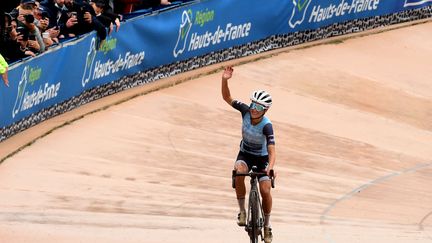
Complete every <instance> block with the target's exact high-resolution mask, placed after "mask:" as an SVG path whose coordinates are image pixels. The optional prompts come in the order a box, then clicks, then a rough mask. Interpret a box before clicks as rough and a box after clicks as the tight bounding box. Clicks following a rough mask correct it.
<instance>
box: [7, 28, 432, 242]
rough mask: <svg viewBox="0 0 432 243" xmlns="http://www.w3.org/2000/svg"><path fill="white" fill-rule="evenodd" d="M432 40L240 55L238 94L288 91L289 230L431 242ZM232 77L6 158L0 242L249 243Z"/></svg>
mask: <svg viewBox="0 0 432 243" xmlns="http://www.w3.org/2000/svg"><path fill="white" fill-rule="evenodd" d="M431 40H432V22H430V21H429V22H426V23H422V24H418V25H413V26H408V27H404V28H398V29H395V30H392V31H386V32H383V33H375V34H372V35H368V36H363V37H356V38H351V39H348V40H344V41H343V42H340V41H333V42H330V43H327V44H324V45H317V46H314V47H310V48H305V49H298V50H289V51H286V52H282V53H277V54H273V55H271V56H268V57H266V58H262V59H259V60H255V61H253V62H245V63H240V62H239V61H232V62H231V64H235V67H234V68H235V71H234V77H233V78H232V79H231V80H230V87H231V92H232V95H233V96H234V97H236V98H238V99H240V100H243V101H248V96H249V93H250V92H251V91H252V90H254V89H259V88H263V89H266V90H268V91H269V92H271V93H272V95H273V97H274V106H273V107H272V108H271V110H270V111H269V112H268V116H269V117H270V118H271V120H272V121H273V124H274V128H275V132H276V143H277V145H276V146H277V165H276V169H277V171H278V178H277V181H276V189H275V190H274V191H273V195H274V211H273V214H272V224H273V230H274V242H275V243H282V242H283V243H287V242H302V243H309V242H310V243H316V242H326V243H347V242H365V243H386V242H391V243H407V242H432V77H431V74H430V70H431V56H432V45H431ZM226 64H227V63H225V64H224V65H226ZM197 72H206V70H198V71H197ZM195 73H196V72H195ZM220 77H221V71H220V69H219V70H218V71H217V72H216V73H211V74H208V75H204V76H201V77H198V78H195V79H192V80H189V81H188V82H184V83H181V84H178V85H175V86H172V87H169V88H165V89H160V90H157V91H155V92H151V93H148V94H146V95H142V96H139V97H136V98H134V99H131V100H129V101H127V102H123V103H120V104H117V105H113V106H111V107H109V108H107V109H102V110H100V111H98V112H95V113H92V114H89V115H86V116H85V117H84V118H82V119H78V120H76V121H74V122H72V123H70V124H68V125H65V126H62V127H60V128H59V129H56V130H54V131H53V132H51V133H50V134H48V135H46V136H43V137H42V138H40V139H38V140H36V141H35V142H34V143H33V144H32V145H31V146H28V147H25V148H23V149H22V150H21V151H20V152H18V153H16V154H14V155H13V156H11V157H9V158H7V159H6V160H4V161H3V163H2V164H1V165H0V242H8V243H15V242H17V243H22V242H31V243H35V242H43V243H50V242H53V243H54V242H55V243H58V242H71V243H72V242H74V243H75V242H101V243H111V242H113V243H114V242H115V243H118V242H125V243H126V242H127V243H129V242H131V243H134V242H146V243H150V242H152V243H153V242H154V243H161V242H167V243H179V242H187V243H202V242H206V243H216V242H223V243H228V242H232V243H234V242H248V238H247V235H246V232H245V231H244V230H243V229H241V228H239V227H237V226H236V224H235V217H236V214H237V205H236V201H235V198H234V197H235V196H234V191H233V189H232V188H231V179H230V173H231V168H232V165H233V160H234V158H235V156H236V153H237V149H238V144H239V141H240V123H241V120H240V115H239V113H238V112H237V111H235V110H233V109H232V108H230V107H229V106H228V105H227V104H226V103H225V102H224V101H223V100H222V98H221V95H220ZM131 92H132V91H131ZM122 95H123V96H127V95H131V93H130V92H129V93H128V92H125V93H122V94H120V95H116V96H113V97H115V99H117V101H118V99H120V98H119V97H120V96H122ZM113 97H109V98H106V99H104V101H99V102H106V103H109V102H111V101H110V99H114V98H113ZM98 104H99V105H100V104H102V103H98V102H96V103H94V104H92V105H89V106H86V107H83V108H82V109H83V110H86V109H89V110H91V109H92V108H89V107H91V106H95V105H98ZM74 115H75V116H78V115H76V113H74V112H72V113H69V114H67V115H63V116H60V117H57V118H55V119H53V120H52V121H49V122H47V123H45V124H41V125H39V126H37V127H35V128H32V129H29V131H26V132H24V133H23V134H22V135H19V136H15V137H13V138H11V139H10V140H8V141H6V142H4V143H3V144H0V146H1V147H0V148H1V149H2V151H3V152H1V151H0V152H1V153H2V154H1V155H2V156H5V154H7V152H5V151H9V150H11V147H13V146H15V149H16V147H17V146H18V145H17V144H19V143H20V142H21V143H23V141H26V140H31V139H32V138H33V137H35V136H37V135H35V134H41V133H45V132H46V131H48V130H49V129H50V127H51V128H52V127H53V126H56V125H55V124H54V125H53V123H55V122H57V124H61V123H63V122H65V121H67V120H69V119H72V117H73V116H74Z"/></svg>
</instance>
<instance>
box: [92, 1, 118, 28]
mask: <svg viewBox="0 0 432 243" xmlns="http://www.w3.org/2000/svg"><path fill="white" fill-rule="evenodd" d="M90 5H91V6H92V7H93V10H94V11H95V13H96V18H97V19H98V20H99V21H100V22H101V23H102V24H103V25H104V26H105V27H107V28H109V34H111V32H112V30H113V28H114V25H116V26H117V28H116V31H118V30H119V28H120V18H121V16H120V15H118V14H115V13H114V12H113V11H112V9H111V7H110V6H109V4H108V2H107V1H106V0H91V1H90Z"/></svg>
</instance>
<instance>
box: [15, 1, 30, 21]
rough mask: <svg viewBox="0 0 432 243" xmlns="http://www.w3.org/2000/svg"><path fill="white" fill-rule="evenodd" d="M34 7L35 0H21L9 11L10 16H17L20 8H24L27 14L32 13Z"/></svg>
mask: <svg viewBox="0 0 432 243" xmlns="http://www.w3.org/2000/svg"><path fill="white" fill-rule="evenodd" d="M35 8H36V1H35V0H21V1H20V4H19V5H18V6H17V7H16V8H14V9H13V10H12V11H11V12H10V15H11V16H12V18H14V19H16V18H18V16H19V14H20V11H21V10H26V13H27V14H33V10H34V9H35ZM21 12H23V11H21ZM20 21H22V20H20Z"/></svg>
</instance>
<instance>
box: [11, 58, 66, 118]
mask: <svg viewBox="0 0 432 243" xmlns="http://www.w3.org/2000/svg"><path fill="white" fill-rule="evenodd" d="M41 75H42V68H31V67H29V66H26V67H24V69H23V72H22V74H21V80H20V81H19V82H18V92H17V97H16V99H15V104H14V106H13V109H12V118H15V116H16V115H17V114H19V113H20V112H22V111H25V110H28V109H30V108H32V107H34V106H35V105H39V104H43V103H44V102H46V101H48V100H51V99H54V98H55V97H57V95H58V91H59V90H60V82H59V83H56V84H49V83H47V82H45V83H44V84H43V85H42V84H41V85H40V86H39V89H37V90H34V84H35V82H36V81H38V80H40V78H41ZM30 89H33V91H30Z"/></svg>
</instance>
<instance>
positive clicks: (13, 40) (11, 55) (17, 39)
mask: <svg viewBox="0 0 432 243" xmlns="http://www.w3.org/2000/svg"><path fill="white" fill-rule="evenodd" d="M8 34H9V38H8V40H7V41H6V42H5V48H4V50H5V51H4V53H2V54H3V56H4V57H5V58H6V60H8V62H9V63H11V62H15V61H18V60H20V59H22V58H25V57H27V56H33V57H34V56H36V55H35V53H34V52H32V51H31V50H30V49H29V48H28V37H29V30H28V29H27V27H26V26H25V25H18V21H17V20H15V19H13V20H12V21H11V22H10V26H8Z"/></svg>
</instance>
